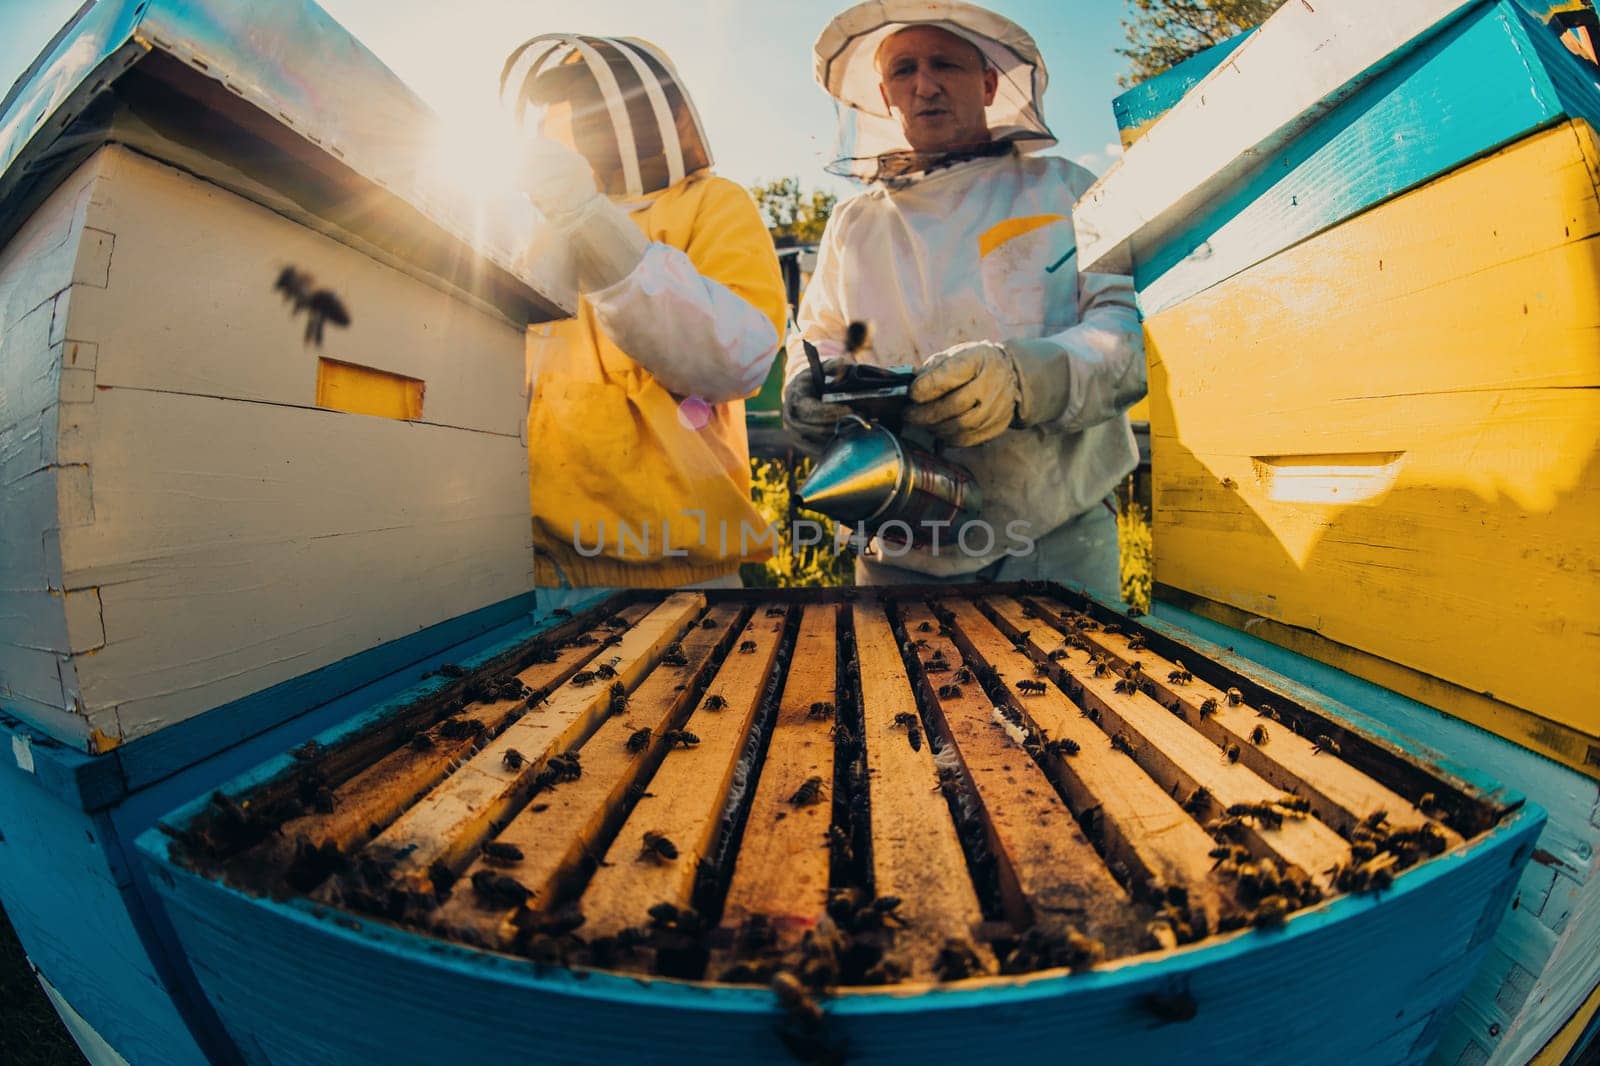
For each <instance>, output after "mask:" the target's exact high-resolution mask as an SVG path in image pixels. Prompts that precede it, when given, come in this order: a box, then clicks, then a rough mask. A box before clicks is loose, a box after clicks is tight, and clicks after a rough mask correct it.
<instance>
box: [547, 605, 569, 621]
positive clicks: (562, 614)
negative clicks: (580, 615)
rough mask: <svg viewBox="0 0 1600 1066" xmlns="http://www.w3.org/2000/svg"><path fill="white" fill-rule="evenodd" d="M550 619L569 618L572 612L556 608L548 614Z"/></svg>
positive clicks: (563, 608)
mask: <svg viewBox="0 0 1600 1066" xmlns="http://www.w3.org/2000/svg"><path fill="white" fill-rule="evenodd" d="M550 617H551V618H571V617H572V612H571V611H570V610H568V609H567V608H565V607H557V608H556V609H555V610H553V611H551V612H550Z"/></svg>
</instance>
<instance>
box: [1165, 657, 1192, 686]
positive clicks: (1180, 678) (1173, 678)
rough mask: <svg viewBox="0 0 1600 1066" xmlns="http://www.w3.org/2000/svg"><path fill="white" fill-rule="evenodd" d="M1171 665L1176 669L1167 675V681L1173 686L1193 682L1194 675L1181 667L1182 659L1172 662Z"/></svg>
mask: <svg viewBox="0 0 1600 1066" xmlns="http://www.w3.org/2000/svg"><path fill="white" fill-rule="evenodd" d="M1173 665H1175V666H1176V667H1177V669H1176V670H1173V671H1172V672H1171V673H1169V674H1167V680H1168V681H1170V682H1172V683H1173V684H1174V685H1187V684H1188V683H1189V682H1191V681H1193V680H1194V675H1193V674H1191V673H1190V672H1189V670H1188V668H1187V667H1186V666H1184V665H1183V660H1182V659H1176V660H1174V662H1173Z"/></svg>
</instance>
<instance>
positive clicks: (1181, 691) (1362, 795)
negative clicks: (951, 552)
mask: <svg viewBox="0 0 1600 1066" xmlns="http://www.w3.org/2000/svg"><path fill="white" fill-rule="evenodd" d="M1027 602H1028V604H1029V605H1030V606H1031V607H1032V609H1033V610H1035V611H1036V612H1038V614H1039V616H1041V617H1043V618H1044V619H1046V620H1047V621H1048V622H1049V623H1050V624H1051V625H1052V626H1054V627H1055V628H1057V629H1059V630H1062V631H1063V632H1065V631H1067V629H1068V627H1069V626H1071V622H1072V619H1074V618H1076V619H1078V620H1080V621H1081V620H1083V619H1084V618H1085V617H1086V616H1083V615H1076V614H1075V613H1072V612H1065V611H1061V610H1058V609H1053V608H1052V607H1051V606H1050V605H1049V604H1046V603H1042V602H1040V601H1039V600H1037V599H1032V598H1030V599H1029V600H1028V601H1027ZM997 607H998V609H1000V610H1002V612H1003V613H1004V614H1005V615H1006V617H1007V618H1008V619H1012V620H1013V624H1015V620H1016V619H1017V618H1018V617H1019V614H1020V607H1018V608H1016V610H1017V613H1013V612H1012V610H1009V609H1007V607H1006V606H1004V605H1003V604H997ZM1078 635H1079V638H1080V639H1082V640H1084V641H1087V642H1088V643H1089V644H1090V645H1092V646H1093V647H1094V649H1095V652H1096V654H1099V655H1100V656H1101V657H1102V658H1105V659H1109V660H1110V661H1111V662H1113V663H1115V664H1116V665H1117V666H1118V667H1119V668H1121V669H1124V670H1125V669H1127V667H1128V666H1129V664H1131V663H1133V662H1135V661H1137V662H1140V663H1142V664H1143V668H1142V669H1143V673H1144V675H1145V676H1146V677H1148V678H1149V679H1150V683H1151V684H1152V685H1153V686H1154V687H1155V690H1156V696H1155V698H1156V700H1157V701H1158V702H1160V703H1161V704H1163V705H1165V706H1167V707H1168V709H1169V710H1170V709H1171V706H1172V704H1174V703H1176V704H1177V705H1178V706H1179V707H1180V708H1182V710H1183V712H1184V720H1185V721H1186V722H1188V723H1189V724H1190V725H1192V726H1194V728H1195V729H1197V730H1199V731H1200V732H1201V733H1203V734H1205V735H1206V736H1207V737H1209V738H1210V739H1211V740H1213V741H1215V742H1216V743H1218V744H1221V745H1226V744H1235V745H1238V747H1239V752H1240V755H1239V761H1240V762H1241V763H1243V764H1244V765H1246V766H1248V767H1250V769H1252V770H1254V771H1255V772H1256V773H1258V774H1260V775H1261V776H1262V778H1264V779H1265V780H1267V781H1269V782H1271V783H1272V785H1273V786H1275V787H1276V788H1279V789H1282V790H1283V791H1285V792H1293V793H1295V794H1296V795H1299V796H1303V797H1305V798H1306V799H1307V800H1308V801H1309V802H1310V803H1311V809H1312V812H1313V813H1314V814H1316V815H1317V817H1318V818H1321V819H1322V820H1323V821H1324V822H1327V823H1328V824H1329V825H1330V826H1333V827H1334V828H1335V829H1338V830H1344V831H1348V830H1350V829H1351V828H1353V827H1354V826H1356V825H1358V824H1360V823H1361V821H1362V820H1363V819H1365V818H1367V817H1369V816H1371V815H1372V814H1374V813H1375V812H1378V811H1384V812H1387V813H1388V814H1389V816H1390V817H1389V820H1390V822H1392V823H1393V824H1395V825H1401V824H1407V825H1414V824H1420V823H1422V822H1430V823H1432V825H1433V826H1434V828H1435V829H1437V830H1438V831H1439V832H1440V833H1441V834H1442V835H1443V836H1444V838H1445V839H1446V840H1447V841H1449V843H1450V846H1452V847H1454V846H1455V845H1456V844H1459V843H1461V834H1459V833H1457V832H1456V831H1455V830H1453V829H1451V828H1450V827H1449V826H1448V825H1445V824H1444V823H1443V822H1440V821H1438V820H1436V819H1433V818H1429V817H1428V816H1427V815H1425V814H1423V813H1422V812H1421V811H1419V810H1417V809H1416V808H1415V807H1414V806H1413V805H1412V803H1411V801H1409V800H1407V799H1406V798H1405V797H1404V796H1401V795H1400V794H1399V793H1397V792H1395V791H1394V790H1393V789H1390V788H1388V787H1386V786H1384V785H1383V784H1380V783H1379V782H1377V781H1375V780H1373V779H1372V778H1371V777H1369V776H1367V775H1366V774H1364V773H1362V772H1361V771H1360V770H1357V769H1356V768H1355V767H1353V766H1351V765H1350V764H1349V763H1347V762H1345V761H1343V760H1342V759H1338V758H1331V759H1330V758H1328V753H1325V752H1322V751H1320V750H1319V749H1318V747H1317V737H1316V735H1314V734H1313V735H1311V736H1304V735H1302V734H1301V733H1300V732H1297V731H1296V730H1295V729H1294V728H1292V727H1291V726H1290V725H1288V724H1286V723H1285V722H1284V721H1282V720H1280V719H1279V718H1278V716H1276V715H1273V714H1263V713H1262V712H1263V711H1265V710H1269V709H1270V705H1267V706H1265V707H1264V706H1262V705H1260V704H1259V703H1258V705H1257V706H1255V707H1252V706H1250V705H1249V704H1248V703H1247V702H1244V701H1242V700H1241V701H1240V702H1239V703H1237V704H1236V703H1234V702H1232V701H1231V700H1230V699H1229V698H1228V694H1227V692H1225V691H1224V690H1222V689H1219V688H1217V687H1216V686H1215V685H1213V684H1211V683H1210V682H1208V681H1205V680H1204V679H1202V678H1199V677H1195V676H1193V673H1192V671H1189V670H1188V669H1187V668H1186V667H1183V666H1182V665H1181V662H1174V661H1169V660H1167V659H1164V658H1162V657H1161V656H1159V655H1157V654H1155V653H1154V652H1152V651H1150V650H1149V649H1148V648H1143V647H1141V648H1135V647H1134V646H1133V645H1132V644H1131V643H1130V640H1131V638H1129V637H1128V636H1127V635H1126V634H1123V633H1112V632H1108V631H1107V630H1105V629H1103V628H1101V627H1099V626H1095V627H1093V628H1089V627H1085V628H1083V629H1081V630H1079V631H1078ZM1185 673H1187V674H1189V677H1188V678H1187V679H1186V680H1185V679H1184V678H1183V674H1185ZM1174 674H1176V675H1178V676H1177V678H1176V679H1175V678H1174V676H1173V675H1174ZM1202 708H1204V711H1202ZM1258 729H1259V730H1261V731H1262V733H1261V734H1257V732H1256V731H1257V730H1258ZM1258 735H1259V736H1263V737H1264V739H1259V740H1258V739H1256V737H1257V736H1258Z"/></svg>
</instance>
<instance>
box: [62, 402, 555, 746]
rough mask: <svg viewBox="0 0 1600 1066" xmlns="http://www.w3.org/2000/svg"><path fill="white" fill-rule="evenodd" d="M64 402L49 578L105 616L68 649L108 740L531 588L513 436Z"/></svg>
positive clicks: (286, 410)
mask: <svg viewBox="0 0 1600 1066" xmlns="http://www.w3.org/2000/svg"><path fill="white" fill-rule="evenodd" d="M67 410H69V411H71V412H74V414H72V415H71V416H70V417H71V419H72V420H73V422H72V425H73V432H77V433H80V434H82V435H83V439H84V441H85V447H87V448H88V449H89V450H90V452H91V454H92V456H93V462H92V463H91V464H90V466H88V467H84V468H83V469H84V470H92V472H93V477H92V496H91V497H90V498H91V500H92V516H93V524H91V525H82V526H72V527H66V528H63V529H62V530H61V552H62V560H63V566H64V578H63V580H64V581H65V582H66V585H67V587H68V588H71V589H76V588H86V587H96V586H97V587H99V588H100V597H101V601H102V605H103V614H104V618H105V627H106V629H105V635H106V645H105V647H103V648H101V649H100V650H99V651H97V652H96V653H95V654H94V655H93V656H84V657H81V658H79V659H76V660H75V662H76V663H77V668H78V671H79V675H80V679H81V685H82V695H83V700H84V704H85V707H86V710H87V713H88V714H89V715H90V717H91V719H93V720H94V721H95V724H100V725H101V726H102V728H104V729H106V730H107V731H108V732H110V731H112V728H117V729H120V732H121V736H122V737H123V739H124V740H131V739H134V738H136V737H139V736H142V735H145V734H147V733H150V732H153V731H156V730H158V729H161V728H165V727H166V726H169V725H171V724H173V723H174V722H176V721H180V720H183V719H186V718H189V717H192V716H193V715H196V714H198V713H201V712H203V711H206V710H210V709H211V708H213V707H216V706H219V705H221V704H224V703H227V702H229V701H230V700H234V699H238V698H241V697H243V696H247V695H249V694H251V693H253V692H256V691H259V690H261V689H264V688H267V687H269V686H271V685H273V684H276V683H278V682H281V681H286V680H289V679H291V678H294V677H297V676H300V675H302V674H305V673H307V672H309V671H311V670H314V669H316V668H318V667H321V666H324V665H327V664H329V663H334V662H337V661H339V660H340V659H344V658H346V657H348V656H350V655H354V654H356V653H359V652H362V651H365V650H367V649H368V648H371V647H374V646H376V645H379V644H383V643H386V642H388V641H390V640H395V639H398V638H400V637H404V636H407V635H409V634H411V633H413V632H415V631H416V630H418V629H420V628H423V627H425V626H429V625H433V624H435V623H438V622H443V621H446V620H448V619H451V618H454V617H457V616H459V615H463V614H467V613H469V612H471V611H473V610H476V609H478V608H481V607H484V606H487V605H489V604H491V603H496V602H499V601H500V600H502V599H505V598H506V597H508V596H514V595H517V594H518V593H520V592H526V591H528V590H530V589H531V587H532V581H533V565H532V554H531V551H530V547H529V545H530V543H531V537H532V530H531V527H530V526H529V524H528V511H527V506H528V486H527V476H526V473H527V470H526V461H527V455H526V449H525V448H524V447H523V446H522V445H521V444H520V443H519V442H518V441H517V440H516V439H515V438H512V437H500V436H491V435H488V434H483V433H465V432H460V431H456V430H449V429H442V428H440V427H437V426H427V425H420V424H417V423H405V422H394V421H391V420H388V419H377V418H357V417H355V416H345V415H338V414H333V413H330V412H325V411H316V410H305V409H298V408H290V407H276V406H271V405H265V404H241V403H239V402H236V401H228V400H214V399H208V398H204V397H195V396H181V395H172V394H167V393H159V392H144V391H139V390H130V389H107V390H103V391H99V392H98V393H97V395H96V398H95V401H94V402H93V403H92V404H74V405H70V406H69V408H68V409H67ZM63 417H64V419H66V418H67V417H68V416H65V415H64V416H63ZM155 425H159V426H161V427H162V429H163V432H160V433H156V432H153V431H152V429H151V427H152V426H155ZM241 425H248V426H250V427H251V431H250V433H241V431H240V426H241ZM63 431H64V432H65V431H66V430H65V429H64V430H63ZM132 440H137V441H139V446H138V447H137V448H130V447H128V446H127V442H128V441H132ZM263 440H270V441H271V442H272V444H271V446H270V447H268V446H263V445H262V443H261V442H262V441H263ZM330 456H338V461H337V462H330V461H329V457H330ZM202 485H203V486H205V487H198V486H202ZM219 500H222V501H225V503H220V502H219ZM307 501H315V505H314V506H312V505H311V504H309V503H308V502H307ZM262 574H271V575H273V577H272V580H271V581H266V580H263V579H262V578H261V575H262ZM397 575H404V579H403V580H397ZM102 718H105V719H108V720H109V721H110V722H111V723H112V726H111V727H108V726H107V725H106V724H105V723H104V722H102V721H101V719H102Z"/></svg>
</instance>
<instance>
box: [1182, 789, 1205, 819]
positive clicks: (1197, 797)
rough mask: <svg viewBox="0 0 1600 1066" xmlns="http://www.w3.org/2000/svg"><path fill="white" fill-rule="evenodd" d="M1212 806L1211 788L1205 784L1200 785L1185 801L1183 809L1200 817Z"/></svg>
mask: <svg viewBox="0 0 1600 1066" xmlns="http://www.w3.org/2000/svg"><path fill="white" fill-rule="evenodd" d="M1210 807H1211V790H1210V789H1208V788H1206V787H1205V786H1204V785H1201V786H1199V787H1198V788H1196V789H1195V790H1194V791H1193V792H1191V793H1189V795H1188V797H1187V798H1186V799H1185V800H1184V801H1183V809H1184V810H1185V811H1187V812H1188V813H1189V814H1191V815H1193V816H1194V817H1196V818H1198V817H1199V816H1200V815H1202V814H1204V813H1205V812H1206V811H1207V810H1209V809H1210Z"/></svg>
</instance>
